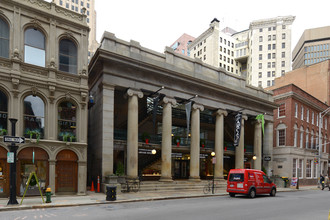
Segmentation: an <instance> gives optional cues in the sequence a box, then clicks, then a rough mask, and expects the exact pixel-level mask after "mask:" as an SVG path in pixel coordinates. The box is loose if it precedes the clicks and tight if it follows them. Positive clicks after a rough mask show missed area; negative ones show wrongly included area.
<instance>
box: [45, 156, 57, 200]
mask: <svg viewBox="0 0 330 220" xmlns="http://www.w3.org/2000/svg"><path fill="white" fill-rule="evenodd" d="M48 164H49V187H50V188H51V190H52V193H53V194H54V195H55V175H56V174H55V168H56V160H48ZM46 187H47V186H46Z"/></svg>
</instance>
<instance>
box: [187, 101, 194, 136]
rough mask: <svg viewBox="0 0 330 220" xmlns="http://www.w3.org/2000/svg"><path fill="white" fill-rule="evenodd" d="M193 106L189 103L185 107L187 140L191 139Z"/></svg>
mask: <svg viewBox="0 0 330 220" xmlns="http://www.w3.org/2000/svg"><path fill="white" fill-rule="evenodd" d="M191 104H192V102H191V101H190V102H189V103H187V104H186V105H185V109H186V116H187V120H186V121H187V139H188V137H189V124H190V113H191Z"/></svg>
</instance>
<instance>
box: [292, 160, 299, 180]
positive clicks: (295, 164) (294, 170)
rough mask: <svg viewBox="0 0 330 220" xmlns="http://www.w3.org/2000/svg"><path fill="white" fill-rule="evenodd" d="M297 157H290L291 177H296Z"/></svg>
mask: <svg viewBox="0 0 330 220" xmlns="http://www.w3.org/2000/svg"><path fill="white" fill-rule="evenodd" d="M297 161H298V159H297V158H293V159H292V177H297V175H298V170H297Z"/></svg>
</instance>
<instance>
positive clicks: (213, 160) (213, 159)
mask: <svg viewBox="0 0 330 220" xmlns="http://www.w3.org/2000/svg"><path fill="white" fill-rule="evenodd" d="M211 156H212V164H213V179H212V194H214V176H215V161H216V158H215V152H213V151H212V153H211Z"/></svg>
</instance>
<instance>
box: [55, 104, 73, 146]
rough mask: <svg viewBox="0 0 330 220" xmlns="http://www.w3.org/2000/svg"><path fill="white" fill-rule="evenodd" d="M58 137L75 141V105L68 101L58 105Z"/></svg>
mask: <svg viewBox="0 0 330 220" xmlns="http://www.w3.org/2000/svg"><path fill="white" fill-rule="evenodd" d="M58 138H59V140H62V141H69V142H71V141H76V106H75V105H74V104H72V103H71V102H68V101H64V102H61V103H60V104H59V106H58Z"/></svg>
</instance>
